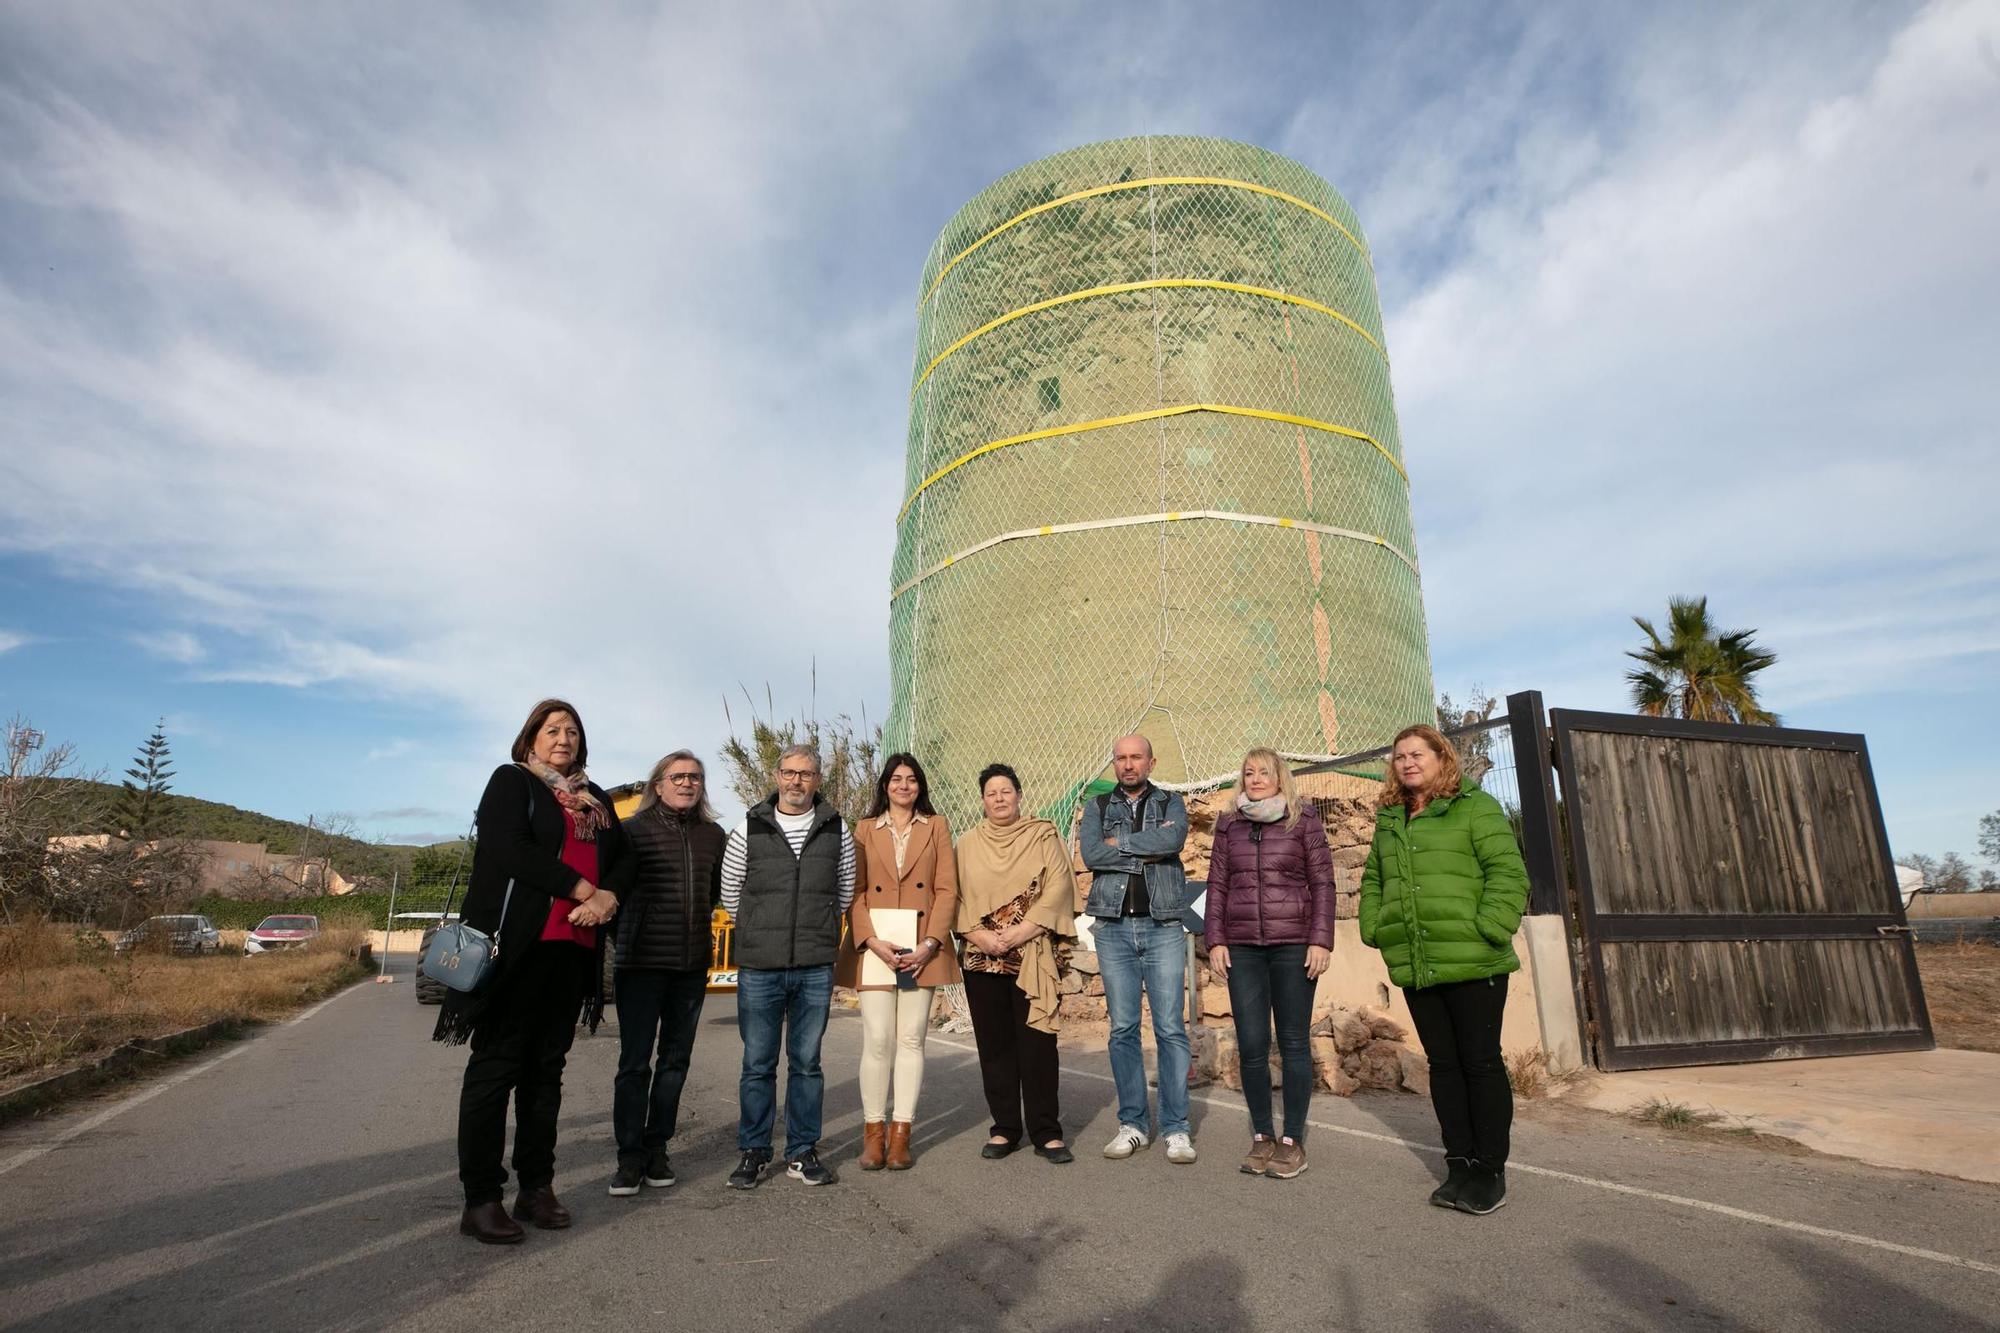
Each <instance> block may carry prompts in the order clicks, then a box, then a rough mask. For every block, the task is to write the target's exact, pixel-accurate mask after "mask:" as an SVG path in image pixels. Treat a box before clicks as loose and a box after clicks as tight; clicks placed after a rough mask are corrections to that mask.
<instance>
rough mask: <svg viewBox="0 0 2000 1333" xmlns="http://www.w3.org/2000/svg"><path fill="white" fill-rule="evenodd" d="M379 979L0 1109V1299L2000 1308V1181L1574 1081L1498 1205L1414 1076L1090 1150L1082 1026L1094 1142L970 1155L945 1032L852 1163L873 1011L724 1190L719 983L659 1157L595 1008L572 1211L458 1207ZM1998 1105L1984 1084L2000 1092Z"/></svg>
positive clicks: (271, 1323)
mask: <svg viewBox="0 0 2000 1333" xmlns="http://www.w3.org/2000/svg"><path fill="white" fill-rule="evenodd" d="M435 1013H436V1011H435V1010H434V1009H420V1008H419V1007H418V1006H417V1005H416V1004H415V1003H414V1000H413V997H412V994H411V988H410V986H409V984H408V977H407V971H406V970H405V975H404V978H403V980H402V982H401V983H400V984H396V985H391V986H372V985H363V986H360V987H357V988H356V989H354V990H352V991H348V992H345V993H343V994H342V995H340V996H338V997H336V998H335V999H333V1000H332V1001H329V1002H328V1003H327V1004H325V1005H324V1006H323V1007H320V1008H318V1009H316V1010H314V1011H309V1012H308V1013H307V1014H306V1015H305V1016H304V1017H303V1018H301V1019H300V1020H298V1021H296V1022H294V1023H291V1024H289V1025H286V1026H282V1027H277V1028H275V1029H271V1030H267V1031H265V1032H263V1033H262V1034H261V1035H258V1036H255V1037H252V1038H250V1039H247V1040H245V1041H242V1042H239V1043H236V1044H233V1045H231V1046H228V1047H224V1048H220V1049H219V1050H217V1051H215V1052H213V1053H211V1054H209V1055H206V1056H203V1057H199V1058H197V1059H195V1060H193V1061H190V1062H189V1063H187V1064H185V1065H183V1066H181V1067H179V1068H178V1069H176V1070H174V1071H172V1072H171V1073H170V1074H168V1075H167V1076H165V1077H163V1078H162V1079H161V1080H159V1081H157V1082H155V1083H153V1084H151V1085H148V1086H146V1087H143V1088H140V1089H136V1090H128V1091H127V1092H125V1093H124V1094H122V1095H121V1096H120V1097H119V1098H117V1099H115V1100H105V1101H98V1102H94V1103H89V1104H85V1105H82V1106H78V1107H75V1108H72V1109H71V1110H69V1111H66V1112H64V1113H62V1114H61V1115H58V1116H55V1117H51V1118H49V1119H45V1120H42V1121H38V1122H35V1123H32V1124H28V1125H21V1126H16V1127H14V1128H12V1129H11V1130H9V1131H7V1132H6V1133H4V1134H0V1199H4V1200H5V1204H6V1206H5V1209H4V1213H3V1214H0V1325H4V1326H6V1327H10V1328H23V1329H41V1328H48V1329H65V1330H77V1329H90V1330H95V1329H112V1328H141V1327H143V1328H153V1329H157V1328H201V1329H207V1330H221V1329H236V1328H258V1329H269V1328H280V1329H308V1328H310V1329H319V1328H380V1327H405V1326H408V1327H418V1326H421V1327H423V1328H425V1329H451V1328H487V1329H491V1328H494V1327H499V1326H502V1325H505V1324H509V1323H512V1322H515V1321H517V1320H518V1319H519V1318H520V1317H521V1316H522V1315H523V1314H524V1313H527V1314H529V1315H531V1316H532V1317H533V1321H534V1322H535V1323H537V1324H548V1323H551V1322H559V1323H561V1324H588V1325H589V1326H591V1327H594V1328H600V1329H615V1328H627V1327H632V1328H639V1327H644V1328H653V1329H704V1328H718V1329H722V1328H726V1329H739V1330H757V1331H758V1333H764V1331H766V1330H770V1331H775V1330H781V1329H794V1328H801V1329H804V1328H811V1329H862V1328H897V1329H912V1330H961V1329H966V1330H969V1329H1021V1330H1037V1331H1038V1333H1047V1331H1050V1330H1054V1331H1057V1333H1071V1331H1077V1333H1080V1331H1081V1330H1085V1329H1091V1330H1098V1329H1140V1328H1151V1329H1179V1328H1189V1329H1210V1330H1219V1329H1239V1328H1242V1329H1252V1328H1255V1329H1262V1328H1270V1329H1284V1330H1288V1331H1290V1330H1304V1329H1326V1328H1339V1329H1348V1328H1385V1329H1399V1330H1400V1329H1412V1328H1417V1329H1452V1330H1460V1329H1481V1328H1495V1329H1505V1328H1520V1329H1577V1330H1583V1329H1590V1330H1597V1329H1605V1328H1655V1327H1684V1326H1685V1327H1695V1328H1703V1329H1827V1328H1856V1329H1874V1328H1880V1329H1897V1330H1910V1329H1923V1330H1931V1329H1957V1328H2000V1190H1996V1189H1994V1188H1993V1187H1991V1186H1983V1185H1974V1184H1969V1183H1964V1182H1959V1181H1953V1180H1947V1179H1942V1178H1938V1177H1932V1176H1924V1175H1915V1174H1907V1173H1900V1172H1894V1171H1885V1170H1880V1169H1877V1168H1873V1167H1867V1166H1862V1165H1858V1164H1852V1163H1847V1162H1843V1161H1837V1160H1833V1159H1828V1158H1820V1157H1812V1156H1806V1155H1799V1154H1787V1153H1779V1152H1772V1151H1769V1150H1766V1149H1762V1148H1758V1147H1755V1146H1748V1145H1743V1144H1739V1143H1735V1142H1720V1141H1710V1140H1698V1139H1690V1138H1683V1137H1675V1136H1671V1135H1665V1134H1661V1133H1657V1132H1653V1131H1649V1130H1647V1129H1644V1128H1642V1127H1638V1126H1635V1125H1632V1124H1630V1123H1629V1122H1624V1121H1619V1120H1614V1119H1611V1118H1609V1117H1603V1116H1597V1115H1595V1114H1592V1113H1587V1112H1577V1111H1565V1110H1563V1109H1561V1108H1550V1107H1546V1106H1543V1107H1536V1108H1531V1109H1528V1110H1526V1111H1525V1112H1524V1114H1523V1117H1522V1119H1521V1122H1520V1124H1519V1126H1518V1131H1517V1136H1516V1161H1515V1165H1514V1166H1513V1167H1512V1168H1511V1169H1510V1171H1509V1177H1510V1184H1511V1187H1512V1199H1511V1202H1510V1204H1509V1206H1508V1207H1507V1208H1505V1209H1503V1210H1502V1211H1501V1212H1499V1213H1497V1214H1495V1215H1494V1216H1492V1217H1489V1218H1472V1217H1466V1216H1462V1215H1459V1214H1454V1213H1446V1212H1443V1211H1441V1210H1438V1209H1434V1208H1430V1207H1427V1206H1426V1205H1425V1203H1424V1196H1425V1195H1426V1194H1427V1193H1428V1192H1429V1191H1430V1189H1431V1187H1432V1184H1433V1182H1434V1180H1435V1179H1436V1178H1437V1177H1438V1175H1439V1174H1440V1173H1441V1170H1442V1167H1441V1163H1440V1158H1439V1154H1438V1152H1437V1150H1436V1149H1435V1148H1434V1147H1433V1146H1431V1145H1433V1144H1434V1143H1435V1142H1436V1139H1435V1130H1434V1127H1433V1125H1432V1123H1431V1120H1430V1116H1429V1108H1428V1106H1427V1104H1425V1103H1423V1102H1421V1101H1420V1100H1419V1099H1417V1098H1414V1097H1408V1096H1401V1095H1393V1096H1392V1095H1363V1096H1360V1097H1356V1098H1354V1099H1353V1100H1351V1101H1342V1100H1339V1099H1336V1098H1333V1097H1320V1098H1317V1099H1315V1101H1314V1104H1313V1119H1314V1121H1315V1126H1316V1127H1315V1129H1314V1130H1313V1133H1312V1136H1311V1138H1310V1139H1309V1141H1308V1148H1309V1152H1310V1154H1311V1158H1312V1169H1311V1170H1310V1171H1308V1172H1307V1173H1306V1174H1305V1175H1304V1176H1302V1177H1300V1178H1299V1179H1298V1180H1296V1181H1292V1182H1274V1181H1266V1180H1259V1179H1256V1178H1254V1177H1249V1176H1244V1175H1240V1174H1239V1173H1238V1172H1237V1170H1236V1162H1237V1158H1238V1155H1239V1153H1240V1152H1241V1150H1242V1148H1243V1147H1244V1146H1245V1140H1246V1139H1247V1137H1248V1130H1247V1122H1246V1119H1245V1116H1244V1113H1243V1110H1242V1107H1241V1103H1240V1101H1239V1100H1238V1099H1237V1098H1236V1097H1235V1096H1234V1095H1233V1094H1229V1093H1226V1092H1214V1093H1208V1094H1198V1097H1199V1098H1200V1099H1199V1100H1198V1101H1197V1103H1196V1105H1195V1121H1196V1124H1195V1130H1196V1135H1197V1139H1198V1142H1199V1144H1200V1147H1201V1149H1202V1151H1203V1156H1202V1159H1201V1161H1200V1162H1199V1163H1197V1164H1195V1165H1193V1166H1187V1167H1176V1166H1172V1165H1170V1164H1169V1163H1168V1162H1167V1160H1166V1157H1165V1154H1164V1152H1163V1150H1162V1149H1161V1148H1160V1147H1159V1146H1157V1145H1156V1146H1155V1147H1153V1148H1151V1149H1148V1150H1147V1151H1145V1152H1143V1153H1140V1154H1139V1155H1137V1156H1136V1157H1134V1158H1133V1159H1131V1160H1129V1161H1125V1162H1107V1161H1105V1160H1103V1159H1102V1158H1101V1157H1100V1156H1099V1155H1098V1149H1099V1148H1100V1147H1101V1146H1102V1144H1103V1142H1104V1141H1105V1140H1106V1139H1107V1138H1108V1137H1109V1136H1110V1134H1111V1131H1112V1129H1113V1128H1114V1126H1115V1115H1114V1113H1113V1109H1112V1104H1111V1088H1110V1084H1109V1082H1108V1080H1107V1079H1106V1078H1105V1077H1104V1075H1105V1071H1106V1069H1107V1066H1106V1064H1105V1061H1104V1057H1103V1054H1102V1052H1101V1051H1074V1052H1065V1055H1064V1081H1063V1105H1064V1109H1065V1114H1066V1123H1068V1124H1069V1125H1071V1126H1073V1127H1074V1129H1073V1133H1074V1138H1075V1141H1076V1143H1077V1146H1078V1150H1079V1155H1078V1160H1077V1161H1076V1163H1075V1164H1074V1165H1071V1166H1067V1167H1057V1166H1051V1165H1049V1164H1048V1163H1045V1162H1043V1161H1041V1160H1040V1159H1038V1158H1036V1157H1034V1156H1033V1155H1031V1154H1028V1153H1020V1154H1017V1155H1016V1156H1014V1157H1012V1158H1009V1159H1007V1160H1005V1161H1002V1162H986V1161H983V1160H980V1159H979V1157H978V1155H977V1153H978V1146H979V1144H980V1143H981V1142H982V1140H983V1138H984V1136H985V1132H986V1116H985V1113H984V1109H983V1104H982V1101H981V1098H980V1093H979V1083H978V1076H977V1067H976V1064H975V1062H974V1058H973V1055H972V1052H971V1050H970V1042H969V1038H953V1037H947V1036H945V1035H944V1034H934V1044H933V1045H932V1047H931V1058H930V1063H929V1070H928V1074H927V1082H926V1085H925V1089H924V1105H923V1110H922V1114H921V1115H920V1117H919V1121H918V1127H917V1146H918V1152H919V1160H918V1163H917V1168H916V1169H915V1170H913V1171H910V1172H906V1173H897V1174H890V1173H886V1172H879V1173H871V1174H867V1175H864V1174H863V1173H861V1172H860V1171H857V1170H855V1169H853V1165H852V1161H853V1154H854V1152H855V1145H856V1139H857V1138H858V1135H859V1122H860V1105H859V1101H858V1096H857V1092H856V1087H855V1079H854V1069H855V1063H856V1052H857V1050H858V1046H859V1029H860V1023H859V1020H858V1018H856V1017H855V1016H854V1015H853V1014H852V1013H851V1012H846V1011H837V1012H836V1015H835V1019H834V1022H833V1023H832V1024H831V1026H830V1027H829V1030H828V1034H827V1041H826V1060H825V1064H826V1068H827V1071H828V1088H827V1099H826V1111H827V1114H826V1139H825V1143H824V1147H825V1148H826V1150H827V1151H826V1154H825V1155H826V1156H827V1157H828V1159H829V1160H830V1161H832V1162H834V1163H836V1164H837V1165H839V1166H840V1167H842V1168H843V1169H842V1171H841V1180H840V1182H839V1183H838V1184H836V1185H834V1186H831V1187H828V1188H822V1189H812V1188H808V1187H806V1186H803V1185H800V1184H798V1183H797V1182H793V1181H789V1180H785V1179H783V1178H779V1179H774V1180H772V1181H770V1182H768V1183H767V1184H766V1185H765V1186H764V1187H763V1188H762V1189H760V1190H758V1191H755V1192H753V1193H738V1192H734V1191H730V1190H727V1189H725V1188H724V1186H723V1179H724V1177H725V1176H726V1175H727V1174H728V1172H729V1170H730V1168H731V1167H732V1166H733V1165H734V1156H735V1153H734V1149H735V1119H736V1103H735V1085H736V1067H737V1060H738V1056H739V1051H740V1047H739V1045H738V1042H737V1038H736V1030H735V1022H734V1009H733V1003H732V1001H731V1000H730V999H729V998H728V997H720V996H712V997H710V1000H709V1005H708V1008H707V1010H706V1011H705V1013H704V1015H703V1020H702V1031H701V1037H700V1040H699V1042H698V1043H697V1046H696V1055H695V1067H694V1071H693V1074H692V1076H691V1078H690V1081H689V1085H688V1093H687V1099H686V1103H685V1108H684V1123H683V1126H682V1131H681V1136H680V1138H679V1139H678V1140H677V1141H676V1142H675V1143H674V1145H673V1147H674V1162H675V1166H676V1169H677V1171H678V1172H679V1175H680V1183H679V1184H678V1185H677V1186H675V1187H674V1188H672V1189H670V1190H666V1191H647V1192H645V1193H644V1194H642V1195H641V1196H640V1197H638V1198H636V1199H612V1198H609V1197H607V1196H606V1195H605V1193H604V1185H605V1182H606V1179H607V1178H608V1175H609V1171H610V1166H611V1156H612V1154H611V1140H610V1134H611V1127H610V1083H611V1073H612V1069H613V1067H614V1065H615V1053H616V1040H615V1038H614V1037H613V1036H612V1035H611V1031H610V1027H609V1025H608V1024H607V1027H606V1029H605V1031H604V1032H603V1033H601V1034H600V1035H599V1036H598V1037H596V1038H594V1039H588V1040H585V1039H579V1041H578V1043H577V1046H576V1049H575V1051H574V1052H573V1054H572V1055H571V1058H570V1067H569V1076H568V1078H567V1080H566V1088H567V1092H568V1097H567V1102H566V1105H565V1107H564V1114H563V1127H562V1144H561V1148H560V1161H559V1175H558V1177H557V1182H556V1183H557V1188H558V1191H559V1192H560V1193H561V1194H562V1195H563V1197H564V1198H565V1200H566V1201H567V1202H568V1204H569V1206H570V1208H571V1209H572V1211H574V1212H575V1214H576V1217H577V1223H576V1226H575V1227H574V1228H572V1229H571V1230H569V1231H567V1232H559V1233H544V1232H536V1231H533V1230H530V1232H529V1234H528V1239H527V1241H526V1243H525V1244H523V1245H520V1246H518V1247H513V1248H508V1249H490V1248H487V1247H484V1246H480V1245H477V1244H475V1243H474V1242H472V1241H470V1240H466V1239H463V1238H461V1237H460V1236H459V1235H458V1234H457V1232H456V1226H457V1221H458V1214H459V1208H460V1196H459V1192H458V1185H457V1181H456V1178H455V1162H454V1158H453V1150H452V1128H453V1123H454V1108H455V1097H456V1092H457V1086H458V1076H459V1071H460V1069H461V1068H462V1066H463V1062H464V1053H463V1051H462V1050H457V1051H452V1050H446V1049H445V1048H442V1047H439V1046H435V1045H433V1044H431V1043H430V1042H429V1041H428V1040H427V1037H428V1034H429V1030H430V1025H431V1022H432V1019H433V1017H434V1015H435ZM1996 1128H2000V1112H1997V1113H1996Z"/></svg>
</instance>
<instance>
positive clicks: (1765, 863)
mask: <svg viewBox="0 0 2000 1333" xmlns="http://www.w3.org/2000/svg"><path fill="white" fill-rule="evenodd" d="M1550 721H1551V722H1552V723H1553V729H1554V732H1555V740H1556V751H1557V760H1558V764H1559V766H1560V771H1561V777H1562V786H1563V798H1564V803H1565V807H1566V814H1567V817H1568V821H1567V822H1568V825H1569V846H1570V854H1571V862H1572V869H1573V873H1574V884H1573V889H1574V893H1575V907H1576V913H1577V924H1578V926H1579V929H1580V931H1581V934H1582V943H1583V952H1584V957H1585V969H1586V977H1585V993H1586V1000H1587V1003H1588V1006H1589V1009H1590V1021H1589V1023H1588V1025H1587V1026H1588V1029H1589V1033H1590V1037H1591V1040H1592V1044H1593V1045H1594V1047H1595V1051H1596V1058H1597V1064H1598V1067H1599V1068H1601V1069H1647V1068H1655V1067H1659V1066H1663V1065H1692V1064H1718V1063H1730V1062H1740V1061H1750V1060H1780V1059H1791V1058H1796V1057H1800V1056H1811V1055H1853V1054H1859V1053H1863V1052H1874V1051H1910V1050H1928V1049H1930V1048H1931V1047H1932V1046H1933V1045H1934V1044H1935V1043H1934V1042H1933V1041H1932V1039H1931V1025H1930V1014H1929V1012H1928V1011H1927V1010H1926V1009H1925V1007H1924V997H1923V990H1922V988H1921V986H1920V985H1919V983H1918V980H1917V965H1916V954H1915V951H1914V949H1913V947H1912V945H1911V942H1910V933H1909V926H1908V924H1907V923H1906V922H1905V921H1904V919H1903V904H1902V897H1901V895H1900V894H1899V893H1898V891H1897V888H1896V875H1895V868H1894V866H1893V865H1892V863H1891V861H1890V858H1889V842H1888V837H1887V834H1886V832H1885V831H1884V829H1883V826H1882V810H1881V806H1880V804H1879V803H1878V801H1877V799H1876V794H1875V778H1874V774H1873V771H1872V770H1871V769H1870V767H1869V763H1868V747H1867V743H1866V742H1865V741H1864V740H1863V739H1862V738H1861V737H1860V736H1849V735H1841V734H1836V733H1831V732H1815V731H1795V730H1789V729H1781V728H1777V727H1747V726H1726V725H1720V724H1716V723H1706V722H1681V721H1676V720H1671V719H1664V718H1651V717H1632V716H1628V715H1625V714H1620V713H1584V712H1576V711H1573V710H1569V709H1561V708H1558V709H1554V710H1552V711H1551V713H1550Z"/></svg>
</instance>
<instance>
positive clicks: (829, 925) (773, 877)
mask: <svg viewBox="0 0 2000 1333" xmlns="http://www.w3.org/2000/svg"><path fill="white" fill-rule="evenodd" d="M776 799H777V798H776V797H768V798H766V799H765V800H764V801H762V802H760V803H759V804H758V805H757V806H755V807H754V808H753V809H752V810H751V811H750V813H749V814H748V815H747V816H746V817H745V824H746V826H747V837H746V838H745V839H744V852H745V858H746V860H745V866H744V873H743V895H742V897H741V898H740V899H739V900H738V901H737V904H736V935H735V959H736V965H737V966H738V967H759V968H783V967H824V966H827V965H830V964H831V963H832V962H833V960H834V958H835V957H836V956H837V954H838V952H839V949H840V841H841V834H842V831H843V825H842V824H841V820H840V812H839V811H837V810H835V809H834V808H833V807H832V806H831V805H829V804H827V802H826V801H825V800H823V799H821V798H820V797H817V796H815V797H814V798H813V822H812V827H811V829H809V830H808V831H807V832H806V840H805V845H804V846H803V847H801V848H800V849H799V854H798V855H797V856H793V855H792V844H791V843H790V842H788V841H786V839H785V831H784V830H783V829H781V828H779V827H778V820H777V815H776V813H775V810H774V808H773V807H774V804H775V802H776Z"/></svg>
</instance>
